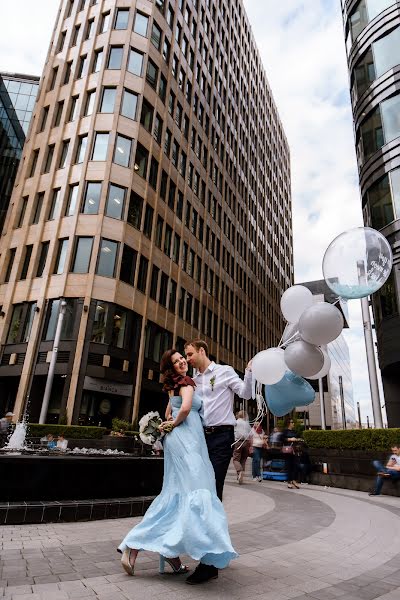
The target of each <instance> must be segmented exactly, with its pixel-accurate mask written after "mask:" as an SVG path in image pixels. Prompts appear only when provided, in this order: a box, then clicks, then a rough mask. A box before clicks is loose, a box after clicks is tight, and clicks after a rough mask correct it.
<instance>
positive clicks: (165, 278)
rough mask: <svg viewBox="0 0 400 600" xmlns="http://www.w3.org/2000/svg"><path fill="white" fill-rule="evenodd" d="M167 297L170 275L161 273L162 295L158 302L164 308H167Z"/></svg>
mask: <svg viewBox="0 0 400 600" xmlns="http://www.w3.org/2000/svg"><path fill="white" fill-rule="evenodd" d="M167 295H168V275H166V274H165V273H161V281H160V295H159V298H158V302H159V303H160V304H161V305H162V306H167Z"/></svg>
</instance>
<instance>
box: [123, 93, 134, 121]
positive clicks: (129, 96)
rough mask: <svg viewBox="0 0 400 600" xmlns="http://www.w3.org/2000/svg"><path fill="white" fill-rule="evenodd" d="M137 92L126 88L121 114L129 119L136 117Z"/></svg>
mask: <svg viewBox="0 0 400 600" xmlns="http://www.w3.org/2000/svg"><path fill="white" fill-rule="evenodd" d="M137 100H138V97H137V94H134V93H133V92H130V91H129V90H126V89H124V92H123V95H122V103H121V115H123V116H124V117H127V118H128V119H136V108H137Z"/></svg>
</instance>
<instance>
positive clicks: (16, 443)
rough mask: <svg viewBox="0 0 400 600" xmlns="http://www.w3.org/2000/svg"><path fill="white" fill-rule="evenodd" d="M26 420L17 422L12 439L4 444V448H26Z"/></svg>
mask: <svg viewBox="0 0 400 600" xmlns="http://www.w3.org/2000/svg"><path fill="white" fill-rule="evenodd" d="M26 429H27V427H26V422H25V421H22V422H19V421H18V423H17V424H16V426H15V429H14V431H13V432H12V434H11V436H10V439H9V440H8V442H7V444H6V445H5V446H4V450H24V449H25V448H26V445H25V440H26Z"/></svg>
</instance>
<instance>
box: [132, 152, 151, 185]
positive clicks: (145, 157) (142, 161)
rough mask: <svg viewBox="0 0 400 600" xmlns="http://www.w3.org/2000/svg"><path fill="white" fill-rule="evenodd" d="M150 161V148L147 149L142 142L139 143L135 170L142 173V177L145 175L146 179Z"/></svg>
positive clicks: (139, 173)
mask: <svg viewBox="0 0 400 600" xmlns="http://www.w3.org/2000/svg"><path fill="white" fill-rule="evenodd" d="M148 161H149V152H148V150H146V148H144V146H142V144H137V147H136V157H135V166H134V170H135V171H136V172H137V174H138V175H140V177H143V178H144V179H146V176H147V164H148Z"/></svg>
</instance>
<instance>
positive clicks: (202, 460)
mask: <svg viewBox="0 0 400 600" xmlns="http://www.w3.org/2000/svg"><path fill="white" fill-rule="evenodd" d="M160 369H161V373H163V375H164V390H165V391H168V393H169V396H170V400H169V403H168V407H167V411H166V417H167V419H168V421H167V422H168V423H171V422H172V423H173V425H174V428H173V430H172V431H171V433H168V434H166V435H165V437H164V481H163V487H162V490H161V493H160V495H159V496H157V498H156V499H155V500H154V502H153V503H152V504H151V506H150V507H149V509H148V510H147V512H146V514H145V515H144V517H143V520H142V521H141V522H140V523H139V525H136V527H134V528H133V529H131V531H130V532H129V533H128V534H127V535H126V537H125V538H124V539H123V541H122V542H121V544H120V546H119V548H118V550H119V551H120V552H122V559H121V562H122V566H123V567H124V569H125V571H126V572H127V573H128V574H129V575H133V574H134V566H135V560H136V557H137V555H138V552H139V551H140V550H147V551H150V552H157V553H158V554H159V555H160V573H163V572H164V566H165V562H168V563H169V565H170V566H171V567H172V570H173V572H174V573H177V574H179V573H187V571H188V570H189V569H188V567H186V566H185V565H183V564H182V563H181V561H180V558H179V555H181V554H187V555H189V556H191V557H192V558H193V559H194V560H197V561H201V562H202V563H203V564H206V565H214V566H215V567H217V568H218V569H222V568H224V567H226V566H227V565H228V564H229V562H230V561H231V560H232V559H233V558H236V557H237V556H238V555H237V553H236V552H235V550H234V549H233V547H232V544H231V540H230V536H229V532H228V523H227V520H226V515H225V511H224V508H223V506H222V502H221V501H220V500H219V498H218V497H217V494H216V488H215V474H214V469H213V467H212V464H211V462H210V459H209V457H208V450H207V446H206V442H205V439H204V431H203V425H202V422H201V417H200V412H201V408H202V406H201V401H200V400H199V398H198V396H196V390H195V383H194V381H193V380H192V379H191V378H190V377H188V376H187V375H186V373H187V370H188V365H187V362H186V359H185V358H184V357H183V356H182V355H181V354H180V353H179V352H177V351H176V350H174V349H172V350H167V352H165V353H164V355H163V357H162V360H161V366H160Z"/></svg>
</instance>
